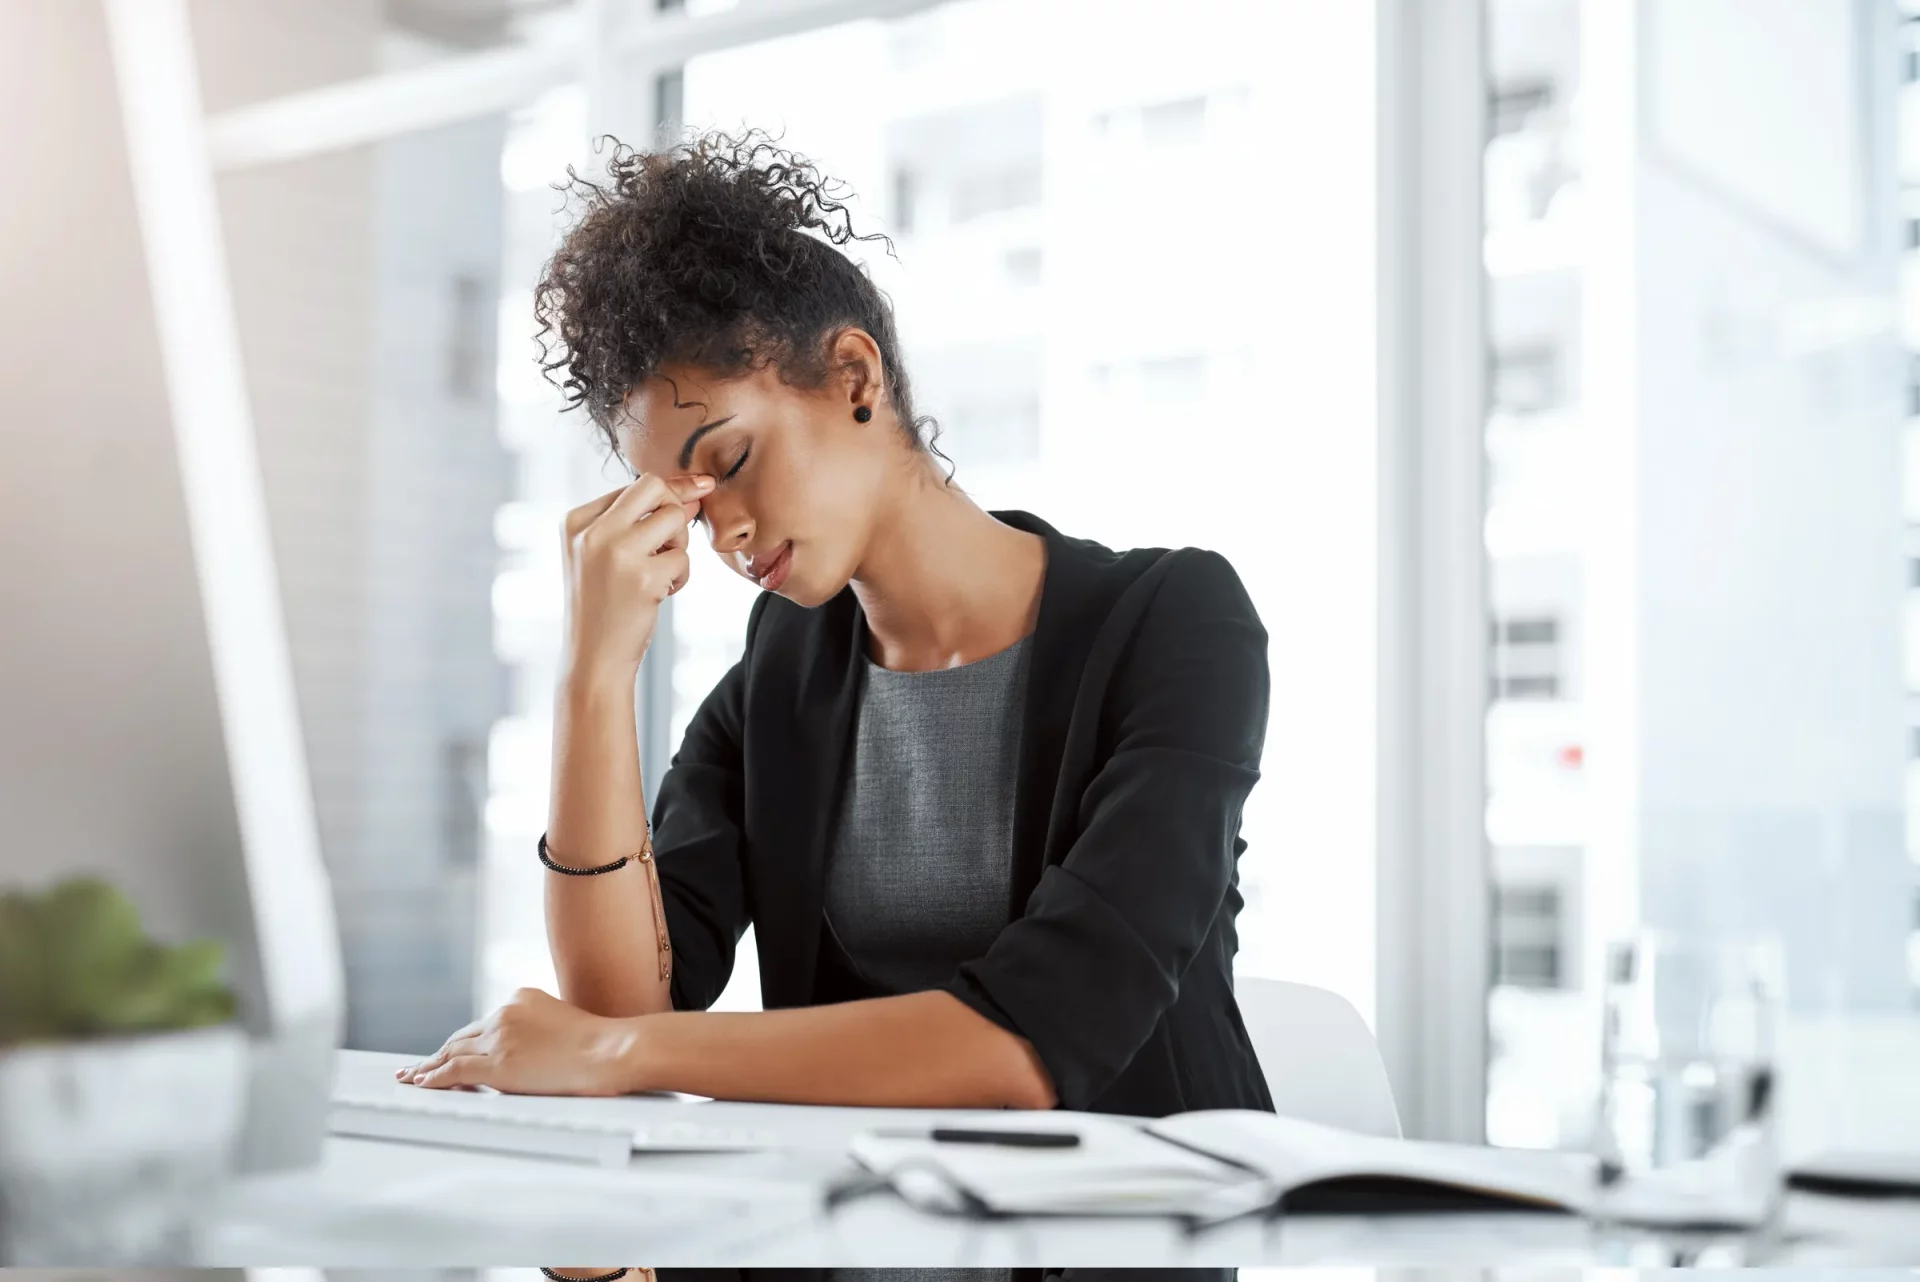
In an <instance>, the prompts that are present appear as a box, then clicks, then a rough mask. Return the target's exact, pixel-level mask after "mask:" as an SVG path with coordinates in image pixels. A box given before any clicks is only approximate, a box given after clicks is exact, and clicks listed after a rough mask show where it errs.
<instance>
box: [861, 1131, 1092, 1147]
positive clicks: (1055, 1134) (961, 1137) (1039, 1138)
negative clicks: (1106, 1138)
mask: <svg viewBox="0 0 1920 1282" xmlns="http://www.w3.org/2000/svg"><path fill="white" fill-rule="evenodd" d="M874 1134H876V1135H879V1136H881V1137H883V1138H885V1139H890V1140H932V1141H933V1142H934V1143H935V1144H998V1145H1001V1146H1002V1147H1004V1148H1078V1147H1080V1137H1079V1136H1078V1135H1075V1134H1074V1133H1073V1132H1072V1131H1000V1130H981V1131H970V1130H965V1129H962V1128H959V1127H951V1126H936V1127H934V1128H933V1129H932V1130H931V1131H926V1132H924V1133H923V1132H920V1131H875V1132H874Z"/></svg>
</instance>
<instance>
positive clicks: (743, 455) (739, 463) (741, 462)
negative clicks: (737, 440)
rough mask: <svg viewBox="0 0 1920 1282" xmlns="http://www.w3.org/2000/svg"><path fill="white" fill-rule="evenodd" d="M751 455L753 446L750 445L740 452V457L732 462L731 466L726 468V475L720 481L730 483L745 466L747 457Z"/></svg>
mask: <svg viewBox="0 0 1920 1282" xmlns="http://www.w3.org/2000/svg"><path fill="white" fill-rule="evenodd" d="M751 453H753V446H751V445H749V446H747V447H746V448H745V449H743V450H741V451H740V457H739V458H737V459H735V460H734V463H733V466H732V467H730V468H728V469H727V474H726V475H725V476H723V477H721V478H720V479H721V480H723V481H731V480H732V479H733V478H734V477H736V476H738V475H739V474H740V469H741V468H743V467H745V466H746V465H747V455H749V454H751Z"/></svg>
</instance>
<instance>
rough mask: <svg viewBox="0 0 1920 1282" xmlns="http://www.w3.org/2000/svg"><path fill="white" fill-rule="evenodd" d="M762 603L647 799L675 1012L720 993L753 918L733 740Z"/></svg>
mask: <svg viewBox="0 0 1920 1282" xmlns="http://www.w3.org/2000/svg"><path fill="white" fill-rule="evenodd" d="M764 604H765V598H764V597H763V598H762V599H761V601H760V602H758V603H756V604H755V607H754V612H753V614H752V615H751V616H750V618H749V620H748V623H747V645H746V650H745V652H744V653H743V654H742V655H741V657H740V661H739V662H738V663H736V664H734V665H733V667H732V668H731V669H730V670H729V671H728V672H727V675H726V676H724V677H722V678H720V681H719V683H718V684H717V685H715V686H714V688H713V690H712V691H711V692H710V693H709V694H708V695H707V697H706V699H705V701H704V702H702V703H701V705H700V708H699V711H697V712H695V713H694V714H693V720H692V721H691V722H689V723H688V725H687V733H686V736H685V737H684V738H683V739H682V740H681V742H680V750H679V751H678V752H676V753H674V755H673V762H672V764H671V765H669V766H668V767H667V772H666V775H665V776H664V777H663V778H662V779H661V781H660V795H659V796H658V797H657V798H656V799H655V801H654V806H653V850H654V860H655V866H656V867H657V869H658V870H659V874H660V899H661V904H662V906H663V908H664V909H665V911H666V918H667V937H668V939H669V940H671V941H672V943H673V982H672V985H671V989H670V991H671V994H672V998H673V1007H674V1009H675V1010H705V1009H707V1008H708V1007H709V1006H711V1005H713V1003H714V1002H715V1001H716V1000H717V999H718V998H719V996H720V994H721V992H722V991H723V990H724V989H725V988H726V986H727V980H728V979H729V978H730V977H731V976H732V974H733V957H734V949H735V947H736V946H737V945H738V944H739V942H740V936H741V935H742V934H744V933H745V931H746V929H747V926H748V924H749V922H750V921H751V917H750V914H749V912H748V908H747V894H746V882H745V875H744V873H743V871H742V869H741V855H742V850H741V846H742V841H743V838H742V832H743V830H744V824H745V814H746V785H745V766H744V762H743V760H742V755H741V746H740V745H741V740H742V735H741V730H742V725H743V722H744V716H745V711H744V709H745V705H746V686H747V671H748V664H749V662H750V661H751V657H752V653H753V634H754V629H755V625H756V624H757V623H758V621H759V617H760V610H761V606H763V605H764Z"/></svg>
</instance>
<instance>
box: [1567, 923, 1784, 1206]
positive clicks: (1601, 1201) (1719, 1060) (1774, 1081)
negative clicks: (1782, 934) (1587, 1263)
mask: <svg viewBox="0 0 1920 1282" xmlns="http://www.w3.org/2000/svg"><path fill="white" fill-rule="evenodd" d="M1782 971H1783V966H1782V962H1781V956H1780V949H1779V946H1778V944H1777V942H1775V941H1773V940H1769V939H1750V940H1727V939H1713V938H1700V937H1691V936H1678V935H1670V934H1661V933H1656V932H1645V933H1642V934H1640V935H1637V936H1635V937H1634V938H1632V939H1629V940H1626V941H1624V942H1622V943H1619V944H1616V945H1614V946H1613V947H1612V948H1610V949H1609V950H1608V957H1607V983H1606V994H1605V1018H1606V1025H1605V1028H1604V1030H1603V1034H1602V1037H1601V1090H1600V1116H1599V1119H1598V1126H1597V1127H1596V1129H1595V1136H1596V1146H1597V1153H1596V1157H1597V1158H1598V1163H1597V1171H1598V1187H1597V1188H1596V1190H1595V1198H1594V1204H1593V1215H1594V1219H1595V1220H1596V1221H1597V1222H1598V1223H1599V1224H1601V1225H1602V1226H1603V1227H1604V1226H1609V1225H1611V1226H1636V1225H1637V1226H1650V1227H1660V1228H1664V1229H1669V1230H1674V1231H1694V1232H1711V1231H1741V1232H1744V1231H1751V1230H1763V1229H1767V1228H1770V1227H1771V1226H1773V1225H1775V1224H1776V1223H1777V1215H1778V1207H1779V1203H1780V1161H1779V1152H1778V1128H1777V1126H1776V1124H1775V1111H1776V1105H1777V1103H1778V1099H1779V1081H1778V1067H1777V1041H1778V1038H1779V1027H1780V1020H1781V1003H1782V993H1783V982H1782Z"/></svg>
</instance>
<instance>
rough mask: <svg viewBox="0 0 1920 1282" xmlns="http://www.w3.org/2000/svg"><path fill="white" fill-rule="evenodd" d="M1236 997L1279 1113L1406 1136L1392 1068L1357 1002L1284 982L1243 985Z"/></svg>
mask: <svg viewBox="0 0 1920 1282" xmlns="http://www.w3.org/2000/svg"><path fill="white" fill-rule="evenodd" d="M1234 996H1235V997H1236V998H1237V999H1238V1001H1239V1003H1240V1017H1241V1018H1242V1019H1243V1020H1244V1021H1245V1022H1246V1025H1247V1035H1248V1036H1249V1037H1251V1038H1252V1039H1253V1051H1254V1054H1256V1055H1258V1056H1259V1057H1260V1068H1261V1070H1262V1071H1263V1072H1264V1073H1265V1074H1266V1078H1267V1090H1268V1091H1269V1092H1270V1093H1271V1094H1272V1095H1273V1108H1274V1111H1275V1112H1276V1113H1279V1114H1281V1115H1283V1116H1285V1117H1297V1118H1300V1119H1301V1120H1302V1121H1308V1122H1319V1123H1321V1124H1323V1125H1326V1126H1338V1127H1341V1128H1342V1129H1344V1130H1349V1131H1359V1132H1361V1133H1362V1134H1365V1135H1380V1136H1385V1137H1387V1138H1390V1139H1398V1138H1399V1137H1400V1112H1399V1110H1398V1109H1397V1108H1395V1107H1394V1103H1393V1087H1392V1085H1391V1084H1389V1083H1388V1081H1387V1066H1386V1064H1385V1062H1384V1061H1382V1060H1381V1058H1380V1048H1379V1047H1378V1046H1377V1045H1375V1043H1374V1040H1373V1033H1372V1031H1371V1030H1369V1029H1368V1028H1367V1024H1366V1021H1365V1020H1363V1019H1361V1018H1360V1012H1359V1011H1357V1010H1355V1009H1354V1008H1353V1004H1352V1003H1351V1002H1349V1001H1347V999H1346V998H1344V997H1342V996H1340V995H1339V994H1338V993H1332V992H1328V991H1327V990H1326V989H1324V988H1315V987H1313V986H1312V985H1310V984H1289V983H1286V982H1284V981H1282V980H1278V979H1237V980H1235V982H1234Z"/></svg>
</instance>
